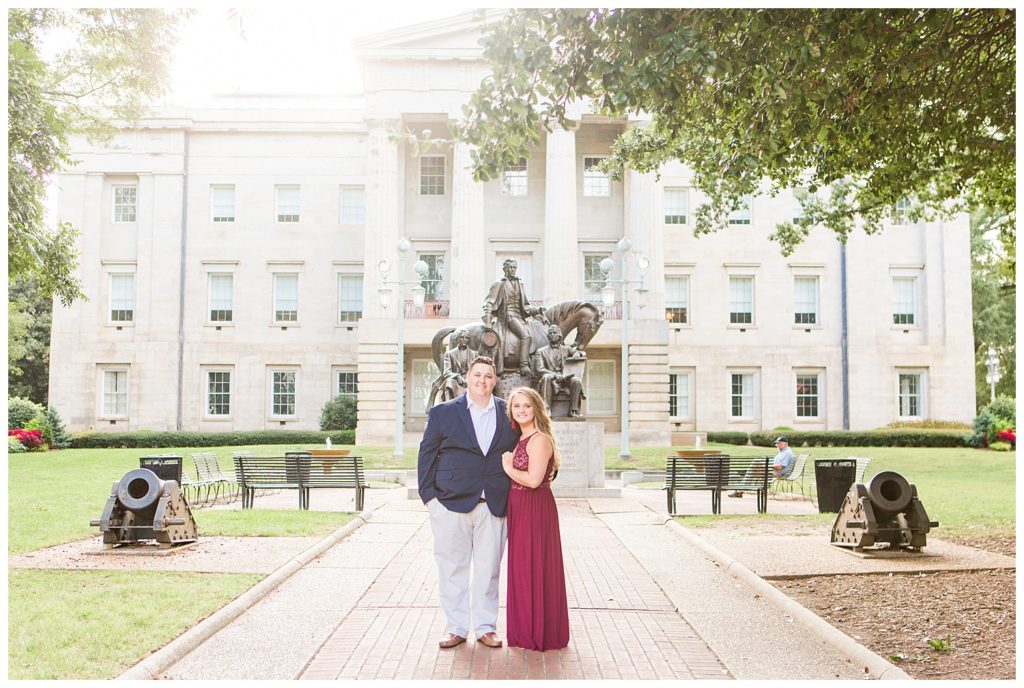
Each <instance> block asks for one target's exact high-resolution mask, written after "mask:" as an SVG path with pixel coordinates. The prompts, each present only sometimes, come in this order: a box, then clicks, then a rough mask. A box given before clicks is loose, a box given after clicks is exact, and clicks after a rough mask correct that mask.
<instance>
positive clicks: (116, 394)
mask: <svg viewBox="0 0 1024 688" xmlns="http://www.w3.org/2000/svg"><path fill="white" fill-rule="evenodd" d="M101 376H102V384H103V388H102V389H103V392H102V394H103V396H102V400H101V402H100V404H101V405H100V415H101V416H102V417H103V418H127V417H128V369H127V368H125V367H119V368H104V369H102V370H101Z"/></svg>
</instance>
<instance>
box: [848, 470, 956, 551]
mask: <svg viewBox="0 0 1024 688" xmlns="http://www.w3.org/2000/svg"><path fill="white" fill-rule="evenodd" d="M938 525H939V523H938V521H929V520H928V514H927V513H925V510H924V505H923V504H922V503H921V500H920V499H918V498H917V488H916V487H914V486H913V485H911V484H910V483H909V482H907V479H906V478H904V477H903V476H902V475H900V474H899V473H894V472H892V471H882V472H881V473H878V474H877V475H875V476H874V477H873V478H872V479H871V482H869V483H868V484H867V485H866V486H865V485H864V484H863V483H854V484H853V485H852V486H851V487H850V491H849V492H847V493H846V497H845V498H844V499H843V505H842V506H841V507H840V508H839V514H838V515H837V516H836V520H835V523H833V524H832V544H833V545H836V546H837V547H852V548H854V549H857V550H862V549H864V548H865V547H875V548H879V549H880V548H881V546H882V545H885V546H887V547H888V548H889V549H906V550H911V551H920V550H921V548H922V547H924V546H925V545H926V544H927V533H928V531H929V530H930V529H931V528H937V527H938Z"/></svg>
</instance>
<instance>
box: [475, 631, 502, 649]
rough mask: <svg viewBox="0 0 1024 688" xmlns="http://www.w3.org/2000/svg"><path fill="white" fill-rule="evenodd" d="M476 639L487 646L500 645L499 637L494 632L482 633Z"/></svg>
mask: <svg viewBox="0 0 1024 688" xmlns="http://www.w3.org/2000/svg"><path fill="white" fill-rule="evenodd" d="M476 641H477V642H478V643H483V644H484V645H486V646H487V647H501V638H499V637H498V635H497V634H496V633H484V634H483V635H482V636H480V637H479V638H477V639H476Z"/></svg>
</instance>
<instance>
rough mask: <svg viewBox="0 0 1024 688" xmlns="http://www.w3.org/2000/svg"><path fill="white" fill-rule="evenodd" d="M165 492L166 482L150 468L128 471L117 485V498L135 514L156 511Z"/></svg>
mask: <svg viewBox="0 0 1024 688" xmlns="http://www.w3.org/2000/svg"><path fill="white" fill-rule="evenodd" d="M163 491H164V481H163V480H161V479H160V478H158V477H157V476H156V473H154V472H153V471H151V470H149V469H148V468H136V469H135V470H131V471H128V472H127V473H125V475H124V477H123V478H121V481H120V482H119V483H118V484H117V498H118V499H119V500H120V501H121V503H122V504H124V505H125V507H127V508H128V509H130V510H131V511H135V512H149V511H152V510H153V509H155V508H156V505H157V502H158V501H159V499H160V495H161V494H162V493H163Z"/></svg>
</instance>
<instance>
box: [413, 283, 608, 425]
mask: <svg viewBox="0 0 1024 688" xmlns="http://www.w3.org/2000/svg"><path fill="white" fill-rule="evenodd" d="M603 322H604V319H603V318H602V317H601V312H600V311H599V310H598V309H597V307H596V306H594V304H592V303H590V302H589V301H561V302H559V303H556V304H554V305H552V306H551V307H550V308H547V309H545V310H544V311H543V312H542V313H541V315H539V316H534V317H532V318H529V319H528V320H527V323H528V325H529V327H530V331H531V334H532V337H533V342H532V343H531V345H530V355H531V356H532V355H533V354H534V352H536V351H537V350H538V349H540V348H542V347H545V346H547V345H548V335H547V329H548V327H550V326H551V325H558V327H559V328H560V329H561V330H562V337H563V339H564V340H566V341H568V338H569V333H570V332H573V331H575V333H576V335H575V340H574V341H572V342H571V343H570V344H571V346H573V347H574V348H575V349H577V350H579V351H583V350H585V349H586V347H587V344H589V343H590V341H591V340H592V339H593V338H594V335H596V334H597V331H598V330H599V329H601V324H602V323H603ZM457 331H465V332H468V333H469V348H470V349H474V350H476V351H477V352H478V353H479V354H481V355H484V356H491V357H492V358H494V362H495V367H496V368H497V372H498V376H499V378H500V377H501V376H502V373H503V372H504V370H505V369H506V368H507V369H508V370H510V371H512V370H516V369H517V368H518V359H517V358H516V352H517V351H518V348H519V341H518V339H517V338H516V337H515V335H514V334H511V333H510V336H511V337H512V338H513V339H514V341H512V342H502V341H501V340H500V338H499V337H498V333H497V332H496V331H495V330H494V329H493V328H491V327H489V326H487V325H485V324H483V323H482V322H477V323H470V324H467V325H462V326H460V327H442V328H441V329H439V330H438V331H437V332H436V333H435V334H434V338H433V339H432V340H431V342H430V353H431V355H432V356H433V359H434V364H435V365H436V366H437V367H438V369H442V368H443V363H442V359H443V357H444V353H445V351H446V350H447V349H448V347H449V342H450V341H455V337H454V336H451V335H452V334H453V333H454V332H457ZM449 337H450V339H449ZM501 352H507V353H505V354H502V353H501ZM444 387H445V385H444V373H442V374H441V376H440V377H438V379H437V380H435V381H434V383H433V384H432V385H431V388H430V397H429V398H428V400H427V409H428V410H429V409H430V408H431V407H432V406H433V405H434V402H435V400H436V397H437V396H438V394H440V396H441V397H442V398H441V399H440V401H448V398H449V394H448V393H447V392H446V391H445V389H444Z"/></svg>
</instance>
